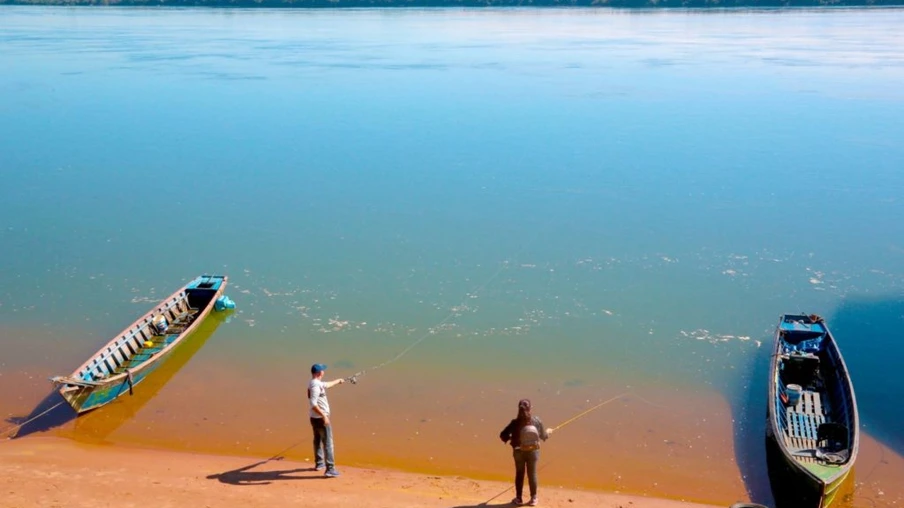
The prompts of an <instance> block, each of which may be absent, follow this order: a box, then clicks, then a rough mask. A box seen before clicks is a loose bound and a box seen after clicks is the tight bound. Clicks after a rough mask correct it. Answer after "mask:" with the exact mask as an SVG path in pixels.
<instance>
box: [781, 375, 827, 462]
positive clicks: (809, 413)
mask: <svg viewBox="0 0 904 508" xmlns="http://www.w3.org/2000/svg"><path fill="white" fill-rule="evenodd" d="M785 416H786V418H787V422H788V427H787V429H786V435H785V444H786V445H787V448H788V449H789V450H791V451H794V450H812V449H816V448H817V445H818V443H819V441H820V432H819V429H820V428H822V427H823V426H824V425H826V417H825V408H824V407H823V405H822V402H821V397H820V394H819V392H815V391H804V392H803V393H801V397H800V400H799V401H797V404H795V405H793V406H788V407H787V408H785ZM814 460H815V459H814Z"/></svg>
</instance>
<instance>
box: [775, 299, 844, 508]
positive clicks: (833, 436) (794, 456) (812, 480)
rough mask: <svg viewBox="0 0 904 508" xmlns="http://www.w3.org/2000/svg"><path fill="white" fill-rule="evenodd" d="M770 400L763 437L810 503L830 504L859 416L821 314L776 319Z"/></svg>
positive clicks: (841, 478) (832, 338)
mask: <svg viewBox="0 0 904 508" xmlns="http://www.w3.org/2000/svg"><path fill="white" fill-rule="evenodd" d="M768 400H769V410H768V421H767V423H766V433H767V437H768V438H769V439H770V440H772V441H773V442H774V444H775V445H776V447H777V448H778V450H779V451H780V456H781V458H782V460H783V462H784V463H785V465H786V466H787V468H786V470H787V471H788V472H789V474H792V475H794V478H793V482H794V484H795V485H798V486H799V488H800V490H802V491H804V492H807V493H809V494H810V496H808V498H809V499H813V500H814V504H813V506H818V508H824V507H828V506H831V505H832V503H833V502H834V501H835V500H836V498H838V497H839V496H838V494H839V492H840V489H839V487H840V486H841V485H842V483H843V482H844V480H845V479H846V478H847V477H848V474H849V473H850V472H851V470H852V468H853V466H854V462H855V461H856V459H857V452H858V450H859V447H860V431H859V426H860V419H859V415H858V413H857V400H856V398H855V397H854V388H853V385H852V384H851V378H850V374H849V373H848V369H847V366H846V365H845V363H844V359H843V358H842V356H841V351H839V349H838V344H837V343H836V342H835V338H834V337H832V334H831V332H830V331H829V328H828V326H827V325H826V323H825V321H824V320H823V319H822V318H821V317H819V316H816V315H797V314H786V315H783V316H782V317H781V319H780V320H779V323H778V326H777V327H776V330H775V337H774V348H773V351H772V361H771V368H770V373H769V399H768ZM816 502H818V505H817V504H816Z"/></svg>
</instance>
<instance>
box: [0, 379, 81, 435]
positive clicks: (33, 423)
mask: <svg viewBox="0 0 904 508" xmlns="http://www.w3.org/2000/svg"><path fill="white" fill-rule="evenodd" d="M77 416H78V413H76V412H75V410H74V409H72V407H71V406H70V405H69V404H68V403H66V401H65V400H64V399H63V396H62V395H60V392H58V391H56V390H54V391H52V392H50V393H49V394H48V395H47V396H45V397H44V399H43V400H41V402H39V403H38V405H37V406H35V408H34V409H32V410H31V412H30V413H29V414H28V415H26V416H11V417H9V418H7V419H6V421H7V423H11V424H13V425H20V427H19V428H18V430H16V431H15V432H14V433H13V434H12V435H11V436H10V439H18V438H22V437H25V436H28V435H30V434H34V433H37V432H47V431H48V430H50V429H54V428H56V427H61V426H63V425H65V424H67V423H69V422H71V421H72V420H75V418H76V417H77Z"/></svg>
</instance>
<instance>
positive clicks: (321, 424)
mask: <svg viewBox="0 0 904 508" xmlns="http://www.w3.org/2000/svg"><path fill="white" fill-rule="evenodd" d="M325 370H326V365H324V364H322V363H315V364H314V365H311V382H310V383H308V406H309V407H310V417H311V427H312V428H313V429H314V459H315V462H314V468H315V469H316V470H318V471H319V470H321V469H323V468H324V467H326V472H325V473H324V476H326V477H327V478H335V477H337V476H339V471H336V463H335V461H334V459H333V428H332V426H331V425H330V402H329V401H328V400H327V398H326V389H327V388H332V387H334V386H336V385H341V384H342V383H344V382H345V380H344V379H335V380H333V381H324V380H323V371H325Z"/></svg>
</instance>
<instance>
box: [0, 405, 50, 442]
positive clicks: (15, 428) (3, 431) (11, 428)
mask: <svg viewBox="0 0 904 508" xmlns="http://www.w3.org/2000/svg"><path fill="white" fill-rule="evenodd" d="M65 402H66V401H65V400H64V401H62V402H57V403H56V405H54V406H52V407H51V408H50V409H47V410H46V411H44V412H43V413H41V414H39V415H37V416H35V417H33V418H29V419H28V420H25V421H24V422H22V423H20V424H17V425H13V426H12V427H9V428H7V429H3V430H2V431H0V436H2V435H5V434H6V433H7V432H11V431H14V430H17V429H20V428H22V427H24V426H26V425H28V424H29V423H31V422H33V421H35V420H37V419H38V418H40V417H42V416H44V415H46V414H47V413H49V412H51V411H53V410H54V409H56V408H58V407H59V406H60V404H63V403H65ZM9 438H10V439H11V438H12V436H9Z"/></svg>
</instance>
